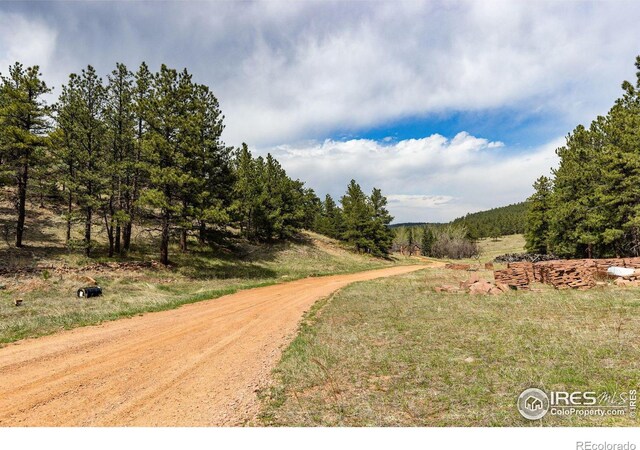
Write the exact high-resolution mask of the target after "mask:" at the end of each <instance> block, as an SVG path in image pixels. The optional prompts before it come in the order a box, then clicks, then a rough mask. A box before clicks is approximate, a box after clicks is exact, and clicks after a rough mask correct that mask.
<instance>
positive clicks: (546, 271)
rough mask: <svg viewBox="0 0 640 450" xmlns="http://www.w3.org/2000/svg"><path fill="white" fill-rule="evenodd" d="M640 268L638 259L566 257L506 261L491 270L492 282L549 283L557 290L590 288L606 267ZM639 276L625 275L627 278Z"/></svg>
mask: <svg viewBox="0 0 640 450" xmlns="http://www.w3.org/2000/svg"><path fill="white" fill-rule="evenodd" d="M612 266H616V267H630V268H633V269H640V258H609V259H570V260H562V259H558V260H553V261H539V262H535V263H530V262H515V263H509V264H507V268H506V269H502V270H496V271H494V277H495V280H496V282H499V283H504V284H506V285H507V286H512V287H515V288H517V289H527V288H528V287H529V284H530V283H532V282H538V283H546V284H551V285H553V286H554V287H556V288H558V289H568V288H573V289H590V288H592V287H594V286H596V284H597V282H598V281H597V280H598V279H604V278H608V276H607V269H608V268H609V267H612ZM636 278H638V279H640V274H638V275H637V277H636V276H635V275H634V276H631V277H625V279H627V280H628V281H634V280H635V279H636Z"/></svg>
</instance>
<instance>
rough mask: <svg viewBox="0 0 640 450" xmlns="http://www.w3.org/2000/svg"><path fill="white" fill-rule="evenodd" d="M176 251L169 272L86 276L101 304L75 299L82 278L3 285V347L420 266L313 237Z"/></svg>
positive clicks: (47, 277) (76, 262) (5, 280)
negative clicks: (275, 289)
mask: <svg viewBox="0 0 640 450" xmlns="http://www.w3.org/2000/svg"><path fill="white" fill-rule="evenodd" d="M172 250H173V251H174V253H173V255H174V258H173V262H174V266H173V267H172V268H170V269H149V270H142V271H139V270H138V271H135V270H128V271H121V270H115V271H105V272H97V273H91V272H89V273H86V275H89V276H91V277H93V278H95V279H96V281H97V282H98V284H99V285H100V286H101V287H102V288H103V291H104V295H103V296H102V297H98V298H91V299H85V300H79V299H77V298H76V297H75V291H76V290H77V289H78V288H79V287H81V286H83V285H84V284H86V281H83V280H82V277H81V276H82V275H84V273H81V274H80V273H75V274H74V273H69V274H62V275H60V274H57V273H55V272H50V273H48V274H40V275H36V276H20V277H0V285H5V289H3V290H0V344H6V343H10V342H14V341H17V340H20V339H24V338H28V337H37V336H42V335H45V334H50V333H53V332H56V331H60V330H63V329H70V328H74V327H78V326H85V325H93V324H98V323H101V322H104V321H108V320H115V319H119V318H124V317H131V316H133V315H137V314H142V313H146V312H152V311H161V310H166V309H171V308H176V307H178V306H180V305H183V304H185V303H192V302H196V301H201V300H207V299H212V298H217V297H220V296H222V295H226V294H230V293H233V292H236V291H238V290H241V289H248V288H253V287H258V286H265V285H269V284H274V283H280V282H285V281H291V280H296V279H299V278H304V277H308V276H322V275H330V274H337V273H350V272H357V271H362V270H368V269H375V268H380V267H386V266H389V265H394V264H398V263H403V264H408V263H412V262H414V260H410V259H407V258H403V259H398V258H396V259H394V260H382V259H378V258H372V257H369V256H366V255H358V254H355V253H353V252H350V251H348V250H346V249H345V248H344V247H343V246H342V245H341V244H340V243H338V242H336V241H333V240H330V239H328V238H325V237H323V236H320V235H316V234H313V233H306V234H304V235H303V239H302V240H299V241H296V242H283V243H277V244H271V245H260V246H253V245H249V244H244V246H243V248H242V251H241V252H240V253H230V252H224V251H221V250H212V249H209V248H199V247H197V246H196V245H195V243H194V245H193V246H192V250H191V251H189V252H188V253H187V254H180V253H179V252H178V251H177V249H172ZM74 258H75V259H74ZM64 261H65V263H66V264H71V265H72V266H78V267H81V266H82V265H83V264H85V263H87V262H95V261H90V260H84V259H83V258H80V257H75V256H73V255H71V256H69V257H68V258H67V259H64ZM52 262H53V263H55V262H56V261H52ZM16 299H23V305H22V306H19V307H15V306H13V301H14V300H16Z"/></svg>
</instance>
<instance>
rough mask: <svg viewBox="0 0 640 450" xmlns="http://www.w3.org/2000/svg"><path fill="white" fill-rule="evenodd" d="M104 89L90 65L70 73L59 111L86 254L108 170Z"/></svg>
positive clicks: (90, 242)
mask: <svg viewBox="0 0 640 450" xmlns="http://www.w3.org/2000/svg"><path fill="white" fill-rule="evenodd" d="M106 100H107V96H106V89H105V87H104V86H103V84H102V80H101V79H100V78H99V77H98V75H97V74H96V71H95V69H94V68H93V67H92V66H88V67H87V69H84V70H83V71H82V73H81V75H79V76H78V75H76V74H71V75H70V77H69V83H68V84H67V85H66V86H64V87H63V91H62V95H61V98H60V107H59V111H58V121H59V127H60V129H61V130H63V132H64V133H66V136H65V138H64V141H66V143H67V144H68V145H69V147H70V149H69V150H68V151H67V155H66V156H67V157H68V158H69V160H68V164H69V166H70V168H71V169H70V173H73V175H72V176H73V186H74V187H73V190H74V191H75V196H76V201H77V203H78V205H79V206H80V208H81V209H82V210H83V212H84V222H85V232H84V249H85V255H86V256H90V255H91V250H92V246H93V243H92V225H93V219H94V213H95V212H96V210H99V209H100V208H101V206H102V194H103V193H104V190H105V187H106V184H107V177H105V173H106V172H107V171H108V168H107V166H106V164H107V160H106V159H105V158H104V155H105V153H106V148H107V146H106V143H107V141H106V137H107V128H106V125H105V121H104V114H105V106H106Z"/></svg>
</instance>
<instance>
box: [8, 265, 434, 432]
mask: <svg viewBox="0 0 640 450" xmlns="http://www.w3.org/2000/svg"><path fill="white" fill-rule="evenodd" d="M422 268H424V266H401V267H391V268H386V269H380V270H372V271H367V272H360V273H356V274H350V275H336V276H329V277H319V278H307V279H303V280H298V281H294V282H291V283H286V284H280V285H275V286H269V287H264V288H258V289H251V290H247V291H242V292H239V293H236V294H233V295H228V296H225V297H221V298H219V299H216V300H211V301H205V302H200V303H196V304H191V305H187V306H184V307H181V308H179V309H177V310H173V311H165V312H159V313H152V314H147V315H144V316H140V317H135V318H132V319H124V320H118V321H114V322H108V323H105V324H103V325H100V326H94V327H85V328H79V329H75V330H72V331H68V332H63V333H59V334H57V335H53V336H48V337H45V338H40V339H33V340H27V341H22V342H20V343H18V344H16V345H10V346H8V347H5V348H2V349H0V426H215V425H237V424H242V423H243V422H245V421H246V420H248V419H250V418H252V417H253V416H254V415H255V414H256V412H257V408H258V404H257V402H256V394H255V392H256V390H258V389H259V388H261V387H263V386H265V385H266V383H267V382H268V377H269V374H270V371H271V369H272V368H273V367H274V365H275V364H276V362H277V361H278V359H279V357H280V353H281V351H282V349H283V347H284V346H285V345H287V344H288V343H289V342H290V340H291V338H292V337H293V336H294V334H295V331H296V329H297V326H298V323H299V321H300V319H301V317H302V315H303V313H304V312H305V311H307V310H308V309H309V308H310V307H311V305H313V303H314V302H315V301H316V300H318V299H319V298H322V297H325V296H327V295H329V294H331V293H332V292H334V291H336V290H337V289H339V288H341V287H343V286H345V285H347V284H349V283H352V282H355V281H364V280H371V279H375V278H379V277H385V276H393V275H399V274H404V273H408V272H412V271H415V270H420V269H422Z"/></svg>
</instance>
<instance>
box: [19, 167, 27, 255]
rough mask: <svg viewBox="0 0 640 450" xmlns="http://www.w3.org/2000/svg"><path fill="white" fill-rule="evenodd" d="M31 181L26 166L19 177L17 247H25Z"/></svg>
mask: <svg viewBox="0 0 640 450" xmlns="http://www.w3.org/2000/svg"><path fill="white" fill-rule="evenodd" d="M28 179H29V166H28V165H27V164H24V166H23V167H22V172H21V173H20V175H19V176H18V224H17V227H16V247H18V248H20V247H22V246H23V244H22V237H23V235H24V219H25V216H26V203H27V181H28Z"/></svg>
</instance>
